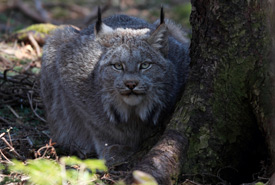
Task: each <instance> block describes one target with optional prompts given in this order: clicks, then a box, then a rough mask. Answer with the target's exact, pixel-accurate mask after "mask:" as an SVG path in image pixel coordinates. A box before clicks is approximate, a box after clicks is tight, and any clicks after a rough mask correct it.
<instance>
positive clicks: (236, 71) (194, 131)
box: [136, 0, 275, 184]
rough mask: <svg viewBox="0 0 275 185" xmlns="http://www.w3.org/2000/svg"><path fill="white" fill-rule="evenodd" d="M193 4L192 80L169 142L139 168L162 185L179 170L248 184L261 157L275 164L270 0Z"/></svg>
mask: <svg viewBox="0 0 275 185" xmlns="http://www.w3.org/2000/svg"><path fill="white" fill-rule="evenodd" d="M191 2H192V14H191V19H190V20H191V25H192V39H191V46H190V57H191V72H190V77H189V80H188V83H187V85H186V89H185V91H184V94H183V96H182V99H181V100H180V102H179V103H178V105H177V108H176V111H175V113H174V115H173V118H172V120H171V121H170V123H169V125H168V127H167V129H166V131H165V133H164V135H163V137H162V139H161V140H160V141H159V142H158V143H157V144H156V145H155V146H154V147H153V148H152V150H151V151H150V152H149V153H148V154H147V155H146V156H145V157H144V159H143V160H142V161H141V162H140V163H139V165H138V166H137V167H136V169H140V170H143V171H145V172H148V173H150V174H152V175H153V176H154V177H156V179H157V180H158V182H159V183H160V184H172V182H173V181H172V180H171V178H173V177H177V176H178V175H179V174H180V172H183V173H184V174H189V175H186V176H187V177H188V178H194V177H198V178H196V179H195V180H197V181H200V182H202V183H203V182H208V183H209V182H225V181H227V182H231V183H233V184H239V183H243V182H247V181H248V182H249V181H250V180H251V181H252V180H253V179H252V174H253V173H257V172H259V171H260V170H261V166H260V163H261V161H262V160H263V161H267V157H268V156H270V159H271V160H272V161H273V162H274V160H275V159H274V156H275V143H274V142H275V138H274V137H275V131H274V130H275V129H274V122H272V117H271V115H272V107H271V103H270V101H271V95H272V86H271V84H272V82H271V76H270V71H269V69H270V49H271V37H270V34H269V31H268V29H269V28H268V26H267V25H268V21H267V19H266V17H267V15H268V13H269V12H268V7H269V4H268V0H249V1H243V0H234V1H218V0H191ZM273 100H274V99H273ZM274 105H275V103H274ZM259 128H260V129H259ZM263 135H265V136H263ZM187 143H188V145H187ZM266 146H268V147H269V150H267V147H266ZM268 154H269V155H268ZM273 164H274V163H273ZM271 169H272V168H271ZM273 170H274V169H273ZM190 176H191V177H190Z"/></svg>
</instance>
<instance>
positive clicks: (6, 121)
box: [0, 116, 12, 137]
mask: <svg viewBox="0 0 275 185" xmlns="http://www.w3.org/2000/svg"><path fill="white" fill-rule="evenodd" d="M0 120H1V121H3V122H5V123H6V124H8V125H12V124H11V123H10V122H9V121H8V120H6V119H4V118H2V117H1V116H0ZM0 137H2V134H1V135H0Z"/></svg>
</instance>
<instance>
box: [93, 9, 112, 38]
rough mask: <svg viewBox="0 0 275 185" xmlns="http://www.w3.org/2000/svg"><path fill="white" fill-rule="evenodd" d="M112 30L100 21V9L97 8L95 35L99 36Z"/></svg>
mask: <svg viewBox="0 0 275 185" xmlns="http://www.w3.org/2000/svg"><path fill="white" fill-rule="evenodd" d="M112 31H113V29H112V28H111V27H109V26H107V25H106V24H104V23H103V22H102V20H101V9H100V7H98V10H97V21H96V23H95V35H96V36H99V35H101V34H105V33H109V32H112Z"/></svg>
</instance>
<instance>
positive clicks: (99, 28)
mask: <svg viewBox="0 0 275 185" xmlns="http://www.w3.org/2000/svg"><path fill="white" fill-rule="evenodd" d="M101 25H102V20H101V8H100V6H98V9H97V21H96V24H95V31H96V33H99V32H100V30H101Z"/></svg>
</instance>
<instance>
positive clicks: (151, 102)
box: [41, 15, 188, 163]
mask: <svg viewBox="0 0 275 185" xmlns="http://www.w3.org/2000/svg"><path fill="white" fill-rule="evenodd" d="M103 22H104V23H105V24H103V23H102V24H101V27H100V29H99V31H97V30H94V27H95V25H92V26H90V27H88V28H87V29H85V30H82V31H78V30H76V29H74V28H73V27H70V26H66V27H63V28H61V29H58V30H56V31H55V33H54V34H53V36H52V37H51V38H49V39H48V41H47V43H46V45H45V47H44V54H43V57H42V60H43V63H42V70H41V95H42V98H43V101H44V104H45V108H46V112H47V121H48V122H49V124H50V129H51V133H52V136H53V139H54V140H55V141H57V143H58V144H61V145H63V146H64V147H67V148H69V149H70V150H71V151H78V152H79V153H82V154H84V155H86V154H88V153H92V152H96V153H97V154H98V156H99V157H100V158H105V159H106V160H107V161H108V162H110V163H112V161H113V162H114V161H123V160H125V159H126V158H127V156H129V155H130V154H131V152H134V151H135V150H136V149H137V148H138V146H140V143H141V142H143V141H144V140H146V138H148V137H149V136H150V135H151V134H152V133H154V132H155V131H156V130H158V128H159V127H161V126H162V125H163V122H164V120H165V118H166V117H167V116H168V115H170V114H171V112H172V110H173V107H174V105H175V103H176V100H177V98H178V97H179V95H180V93H181V92H182V89H183V86H184V83H185V80H186V76H187V73H188V71H187V70H188V67H187V66H188V54H187V52H186V51H187V47H188V46H187V44H186V43H182V42H181V39H178V40H176V39H175V38H174V37H173V33H171V31H172V30H171V29H170V30H169V29H168V27H169V24H161V25H158V26H157V25H154V24H149V23H146V22H145V21H143V20H141V19H137V18H134V17H130V16H125V15H116V16H113V17H110V18H108V19H106V20H104V21H103ZM170 26H173V27H175V25H174V24H171V25H170ZM178 30H180V29H177V31H178ZM179 37H180V36H179Z"/></svg>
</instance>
